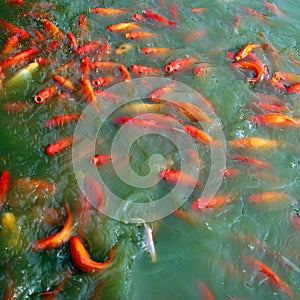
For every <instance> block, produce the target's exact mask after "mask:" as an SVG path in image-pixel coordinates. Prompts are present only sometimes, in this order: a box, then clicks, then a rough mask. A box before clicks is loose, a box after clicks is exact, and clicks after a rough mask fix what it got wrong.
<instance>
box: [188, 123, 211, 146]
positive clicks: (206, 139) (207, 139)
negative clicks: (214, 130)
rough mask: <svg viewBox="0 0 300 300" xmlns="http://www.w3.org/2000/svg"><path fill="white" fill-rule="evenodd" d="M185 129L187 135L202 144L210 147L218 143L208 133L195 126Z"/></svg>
mask: <svg viewBox="0 0 300 300" xmlns="http://www.w3.org/2000/svg"><path fill="white" fill-rule="evenodd" d="M183 127H184V128H185V130H186V131H187V133H189V134H190V135H191V136H192V137H193V138H194V139H195V140H196V141H197V142H200V143H202V144H205V145H209V144H210V143H213V144H215V143H216V141H215V140H214V139H213V138H212V137H211V136H209V135H208V134H207V133H205V132H204V131H202V130H201V129H199V128H197V127H195V126H192V125H184V126H183Z"/></svg>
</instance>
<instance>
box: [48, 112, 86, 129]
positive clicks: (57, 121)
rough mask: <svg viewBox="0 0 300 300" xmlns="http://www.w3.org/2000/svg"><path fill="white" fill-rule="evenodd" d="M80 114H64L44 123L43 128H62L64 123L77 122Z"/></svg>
mask: <svg viewBox="0 0 300 300" xmlns="http://www.w3.org/2000/svg"><path fill="white" fill-rule="evenodd" d="M80 116H81V115H80V114H66V115H61V116H57V117H54V118H51V119H49V120H47V121H46V122H45V126H63V125H64V124H66V123H70V122H72V121H75V120H78V119H79V118H80Z"/></svg>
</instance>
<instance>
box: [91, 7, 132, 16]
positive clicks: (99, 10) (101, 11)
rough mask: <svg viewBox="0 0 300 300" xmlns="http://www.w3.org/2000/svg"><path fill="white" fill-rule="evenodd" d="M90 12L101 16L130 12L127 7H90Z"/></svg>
mask: <svg viewBox="0 0 300 300" xmlns="http://www.w3.org/2000/svg"><path fill="white" fill-rule="evenodd" d="M89 12H91V13H94V14H97V15H101V16H119V15H122V14H125V13H127V12H128V10H127V9H126V8H112V7H90V8H89Z"/></svg>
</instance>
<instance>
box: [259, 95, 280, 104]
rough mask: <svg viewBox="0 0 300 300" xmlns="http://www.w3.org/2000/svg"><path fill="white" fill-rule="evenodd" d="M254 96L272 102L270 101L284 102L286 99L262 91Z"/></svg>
mask: <svg viewBox="0 0 300 300" xmlns="http://www.w3.org/2000/svg"><path fill="white" fill-rule="evenodd" d="M254 98H256V99H259V100H262V101H266V102H270V103H283V102H284V101H283V100H282V99H280V98H278V97H276V96H273V95H269V94H262V93H255V94H254Z"/></svg>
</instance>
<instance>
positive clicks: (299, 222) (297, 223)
mask: <svg viewBox="0 0 300 300" xmlns="http://www.w3.org/2000/svg"><path fill="white" fill-rule="evenodd" d="M289 219H290V221H291V223H292V224H293V226H294V227H295V229H297V230H299V232H300V218H299V216H298V215H297V214H291V215H290V216H289Z"/></svg>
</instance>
